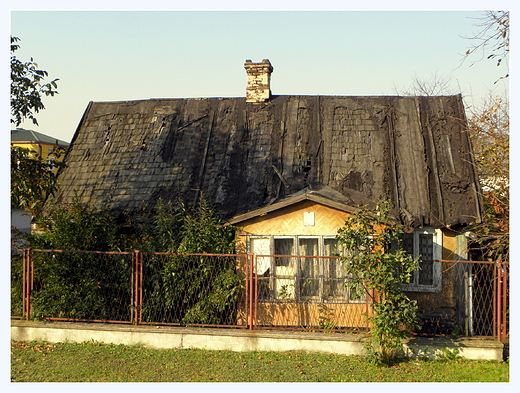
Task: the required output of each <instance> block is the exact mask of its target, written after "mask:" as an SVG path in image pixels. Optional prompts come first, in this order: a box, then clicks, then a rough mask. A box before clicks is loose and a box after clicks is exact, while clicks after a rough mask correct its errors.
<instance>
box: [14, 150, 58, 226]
mask: <svg viewBox="0 0 520 393" xmlns="http://www.w3.org/2000/svg"><path fill="white" fill-rule="evenodd" d="M63 153H64V149H63V148H62V147H59V146H56V147H54V148H53V151H52V153H51V154H49V157H48V158H47V159H43V158H42V157H41V156H40V155H39V154H38V153H37V152H35V151H31V150H29V149H27V148H23V147H18V146H12V147H11V205H12V206H14V207H17V208H20V209H23V210H26V211H28V212H30V213H31V214H32V215H33V216H37V215H38V214H39V213H40V211H41V208H42V207H43V202H44V200H45V198H46V197H47V196H49V195H50V194H52V190H53V188H54V186H55V184H56V182H57V171H58V169H59V168H61V167H64V166H65V164H64V163H63V162H61V160H60V157H61V155H62V154H63Z"/></svg>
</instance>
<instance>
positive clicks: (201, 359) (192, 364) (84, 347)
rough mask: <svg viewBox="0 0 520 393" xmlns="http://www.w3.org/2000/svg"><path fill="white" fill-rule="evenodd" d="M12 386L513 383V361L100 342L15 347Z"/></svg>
mask: <svg viewBox="0 0 520 393" xmlns="http://www.w3.org/2000/svg"><path fill="white" fill-rule="evenodd" d="M450 359H451V358H450ZM11 381H12V382H509V364H508V363H507V362H497V361H470V360H463V359H460V358H453V359H452V360H449V359H448V358H444V359H441V360H438V361H437V360H430V361H420V360H409V361H404V362H401V363H399V364H396V365H394V366H393V367H378V366H377V365H374V364H372V363H370V362H368V361H367V359H366V358H364V357H361V356H344V355H335V354H326V353H312V352H301V351H288V352H256V351H255V352H231V351H205V350H200V349H168V350H166V349H149V348H144V347H139V346H124V345H113V344H102V343H98V342H93V341H90V342H86V343H81V344H80V343H65V344H64V343H59V344H51V343H43V342H11Z"/></svg>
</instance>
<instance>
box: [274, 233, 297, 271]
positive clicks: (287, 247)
mask: <svg viewBox="0 0 520 393" xmlns="http://www.w3.org/2000/svg"><path fill="white" fill-rule="evenodd" d="M293 244H294V240H293V239H290V238H289V239H274V254H275V255H294V253H293ZM292 259H293V258H289V257H276V258H275V266H291V265H292Z"/></svg>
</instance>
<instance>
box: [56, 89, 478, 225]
mask: <svg viewBox="0 0 520 393" xmlns="http://www.w3.org/2000/svg"><path fill="white" fill-rule="evenodd" d="M466 130H467V125H466V119H465V115H464V109H463V104H462V98H461V96H460V95H456V96H442V97H394V96H385V97H343V96H341V97H340V96H273V97H272V99H271V100H270V101H269V102H267V103H265V104H249V103H248V104H246V102H245V99H244V98H243V97H242V98H201V99H195V98H190V99H150V100H140V101H124V102H91V103H89V105H88V107H87V109H86V111H85V114H84V116H83V118H82V120H81V122H80V124H79V126H78V129H77V130H76V133H75V135H74V138H73V140H72V142H71V147H70V149H69V151H68V153H67V156H66V158H65V162H66V163H67V165H68V167H67V168H66V169H65V170H63V171H62V172H61V174H60V175H59V183H60V186H59V188H58V189H57V192H56V200H55V202H57V203H68V202H71V201H72V199H73V197H74V196H77V197H78V199H79V202H81V203H90V204H93V205H95V206H103V207H109V208H111V209H113V210H115V211H119V212H126V213H128V214H132V213H135V212H137V211H141V210H143V209H144V210H147V209H151V208H153V207H154V206H155V204H156V201H157V199H158V198H162V199H165V200H177V198H178V197H181V198H182V199H183V200H184V201H186V202H188V203H193V202H196V201H197V200H198V199H199V198H200V193H201V192H202V194H203V195H204V198H205V199H207V200H208V201H210V202H211V203H212V204H213V205H214V207H215V208H216V210H217V211H218V212H219V213H220V214H221V216H222V217H223V218H225V219H230V218H232V217H233V216H236V215H239V214H244V213H247V212H251V211H253V210H256V209H259V208H262V207H265V206H268V205H271V204H273V203H275V202H277V201H281V200H283V199H284V198H286V197H287V196H289V195H292V194H295V193H298V192H301V191H302V190H304V189H307V190H319V189H323V188H324V187H329V189H331V190H333V191H334V192H336V193H339V194H340V195H344V196H345V198H346V200H350V201H353V203H360V202H364V201H376V200H377V199H378V198H379V197H383V198H385V199H391V200H392V201H393V202H394V204H395V206H396V212H397V215H398V217H400V218H401V220H402V221H403V222H404V223H406V224H410V225H413V226H421V225H432V226H435V227H441V226H453V225H457V224H467V223H470V222H474V221H476V220H478V219H479V218H480V214H481V201H480V199H479V196H478V194H479V183H478V179H477V176H476V173H475V168H474V162H473V157H472V154H471V146H470V141H469V138H468V134H467V133H466V132H465V131H466Z"/></svg>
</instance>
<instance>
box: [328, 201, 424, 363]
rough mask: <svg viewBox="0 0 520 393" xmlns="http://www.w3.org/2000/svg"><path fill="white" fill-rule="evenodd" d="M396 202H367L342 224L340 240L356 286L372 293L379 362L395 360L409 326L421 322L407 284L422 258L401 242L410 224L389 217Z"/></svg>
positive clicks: (372, 320) (373, 333)
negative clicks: (371, 205) (405, 287)
mask: <svg viewBox="0 0 520 393" xmlns="http://www.w3.org/2000/svg"><path fill="white" fill-rule="evenodd" d="M390 211H391V204H390V202H388V201H383V202H381V203H379V204H378V206H377V207H376V210H375V211H373V212H372V211H370V210H369V209H368V208H367V207H364V208H362V209H361V210H359V211H358V212H356V213H354V214H352V216H351V217H350V218H349V219H348V220H347V221H346V223H345V226H344V227H342V228H340V229H339V230H338V236H337V239H338V243H339V244H340V245H341V248H342V249H344V250H345V254H344V256H343V258H342V260H343V262H344V264H345V270H346V273H347V274H348V275H350V276H351V279H350V280H349V282H348V284H347V285H348V286H349V287H350V289H351V290H353V291H359V288H363V289H364V292H365V293H366V295H367V296H369V297H370V301H371V307H372V310H373V313H372V315H370V316H367V320H368V321H369V322H370V323H371V325H372V327H371V329H370V333H371V337H372V340H369V341H368V342H367V346H366V348H367V350H369V352H372V350H373V346H374V345H375V347H376V350H375V351H374V353H373V354H372V355H373V359H375V360H376V361H378V362H383V363H387V364H388V363H391V362H392V361H393V360H394V359H395V357H396V356H397V353H398V350H399V349H401V348H402V339H403V338H404V337H407V336H408V335H409V330H411V329H417V328H419V325H418V319H417V304H416V302H415V301H413V300H410V299H409V298H408V297H407V296H406V295H405V294H404V292H403V290H402V288H401V285H402V284H403V283H407V282H410V279H411V277H412V273H413V272H414V271H415V270H417V269H418V267H419V260H418V259H414V258H413V257H412V256H410V255H408V254H407V253H406V251H404V250H403V249H402V248H401V246H400V244H401V241H402V238H403V237H404V227H403V226H402V225H401V224H399V223H398V222H396V221H393V220H391V219H390V218H389V216H390Z"/></svg>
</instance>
